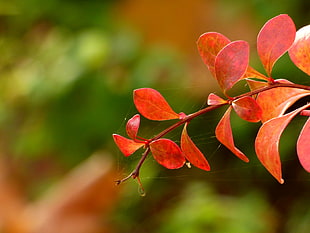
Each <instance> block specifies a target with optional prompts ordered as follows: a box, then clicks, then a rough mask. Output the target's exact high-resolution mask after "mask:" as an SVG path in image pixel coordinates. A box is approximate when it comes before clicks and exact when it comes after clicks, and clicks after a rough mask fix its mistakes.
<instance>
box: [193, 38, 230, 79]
mask: <svg viewBox="0 0 310 233" xmlns="http://www.w3.org/2000/svg"><path fill="white" fill-rule="evenodd" d="M229 43H230V40H229V39H228V38H227V37H225V36H223V35H222V34H220V33H217V32H207V33H204V34H202V35H201V36H200V37H199V39H198V41H197V46H198V51H199V53H200V56H201V58H202V60H203V62H204V63H205V64H206V65H207V67H208V69H209V70H210V72H211V73H212V75H213V77H216V75H215V69H214V63H215V57H216V56H217V54H218V53H219V52H220V51H221V49H222V48H224V47H225V46H226V45H227V44H229Z"/></svg>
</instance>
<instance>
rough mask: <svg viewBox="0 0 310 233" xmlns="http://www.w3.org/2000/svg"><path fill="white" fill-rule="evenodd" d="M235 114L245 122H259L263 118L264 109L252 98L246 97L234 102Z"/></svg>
mask: <svg viewBox="0 0 310 233" xmlns="http://www.w3.org/2000/svg"><path fill="white" fill-rule="evenodd" d="M232 107H233V108H234V110H235V112H236V113H237V114H238V116H239V117H241V118H242V119H243V120H246V121H249V122H258V121H260V119H261V117H262V109H261V108H260V106H259V105H258V104H257V102H256V101H255V100H254V99H253V98H252V97H250V96H245V97H242V98H240V99H237V100H235V101H233V102H232Z"/></svg>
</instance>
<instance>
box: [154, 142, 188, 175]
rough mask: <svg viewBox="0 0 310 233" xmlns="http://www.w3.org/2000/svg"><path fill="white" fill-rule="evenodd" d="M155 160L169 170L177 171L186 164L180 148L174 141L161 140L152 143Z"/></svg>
mask: <svg viewBox="0 0 310 233" xmlns="http://www.w3.org/2000/svg"><path fill="white" fill-rule="evenodd" d="M150 149H151V152H152V154H153V157H154V158H155V160H156V161H157V162H158V163H159V164H161V165H162V166H164V167H166V168H168V169H177V168H180V167H182V166H183V165H184V164H185V157H184V156H183V153H182V151H181V149H180V147H179V146H178V145H177V144H176V143H175V142H173V141H171V140H169V139H166V138H161V139H157V140H155V141H153V142H151V143H150Z"/></svg>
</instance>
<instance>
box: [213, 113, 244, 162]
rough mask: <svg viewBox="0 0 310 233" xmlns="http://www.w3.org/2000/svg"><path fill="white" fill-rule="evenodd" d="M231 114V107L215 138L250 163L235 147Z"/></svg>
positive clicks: (220, 123)
mask: <svg viewBox="0 0 310 233" xmlns="http://www.w3.org/2000/svg"><path fill="white" fill-rule="evenodd" d="M230 112H231V107H229V108H228V109H227V111H226V112H225V114H224V116H223V117H222V119H221V120H220V122H219V123H218V125H217V126H216V129H215V136H216V138H217V140H219V141H220V142H221V143H222V144H223V145H224V146H226V147H227V148H228V149H229V150H230V151H231V152H233V153H234V154H235V155H236V156H237V157H239V158H240V159H242V160H243V161H245V162H249V159H248V158H247V157H246V156H245V155H244V154H243V153H242V152H241V151H240V150H239V149H238V148H236V147H235V144H234V138H233V134H232V130H231V126H230Z"/></svg>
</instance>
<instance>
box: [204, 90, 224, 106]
mask: <svg viewBox="0 0 310 233" xmlns="http://www.w3.org/2000/svg"><path fill="white" fill-rule="evenodd" d="M207 103H208V105H220V104H225V103H227V101H226V100H224V99H222V98H221V97H219V96H218V95H216V94H214V93H211V94H209V96H208V102H207Z"/></svg>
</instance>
